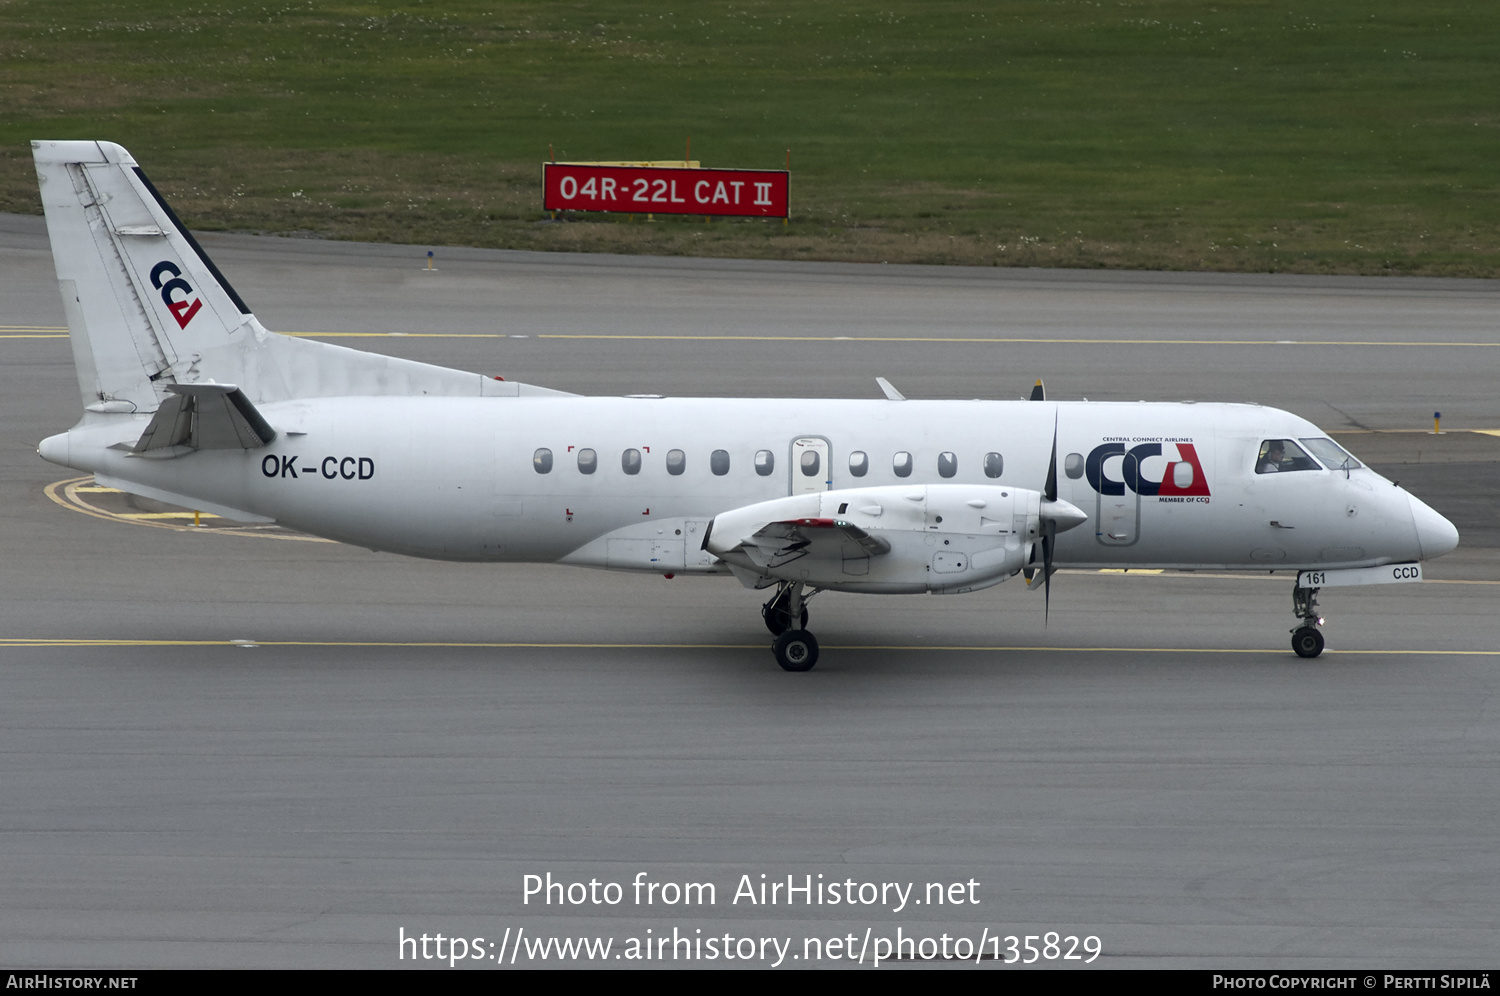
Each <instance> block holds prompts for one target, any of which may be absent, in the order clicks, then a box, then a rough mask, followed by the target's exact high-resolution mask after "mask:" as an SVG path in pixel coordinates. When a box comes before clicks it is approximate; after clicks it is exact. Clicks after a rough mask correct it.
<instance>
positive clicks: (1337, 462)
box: [1302, 438, 1364, 470]
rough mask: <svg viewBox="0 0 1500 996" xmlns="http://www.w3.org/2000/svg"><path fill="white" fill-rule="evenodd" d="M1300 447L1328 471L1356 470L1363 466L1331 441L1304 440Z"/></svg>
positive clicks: (1321, 439) (1319, 439)
mask: <svg viewBox="0 0 1500 996" xmlns="http://www.w3.org/2000/svg"><path fill="white" fill-rule="evenodd" d="M1302 445H1303V446H1305V447H1307V449H1308V450H1309V451H1310V452H1311V453H1312V455H1313V456H1315V457H1317V458H1318V459H1319V460H1321V461H1322V463H1323V466H1325V467H1327V468H1328V469H1329V470H1358V469H1359V468H1361V467H1363V466H1364V464H1362V463H1360V462H1359V461H1358V460H1356V459H1354V456H1353V454H1351V453H1350V452H1349V451H1348V450H1346V449H1344V448H1343V447H1342V446H1340V445H1339V444H1338V443H1335V442H1334V441H1333V440H1331V439H1323V438H1318V439H1304V440H1302Z"/></svg>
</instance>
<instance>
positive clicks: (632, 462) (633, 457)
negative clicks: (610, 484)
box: [620, 449, 641, 476]
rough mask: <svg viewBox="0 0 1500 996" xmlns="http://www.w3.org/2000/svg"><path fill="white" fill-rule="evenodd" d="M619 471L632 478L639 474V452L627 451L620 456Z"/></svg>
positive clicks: (634, 450) (635, 450)
mask: <svg viewBox="0 0 1500 996" xmlns="http://www.w3.org/2000/svg"><path fill="white" fill-rule="evenodd" d="M620 469H621V470H623V471H625V473H627V474H630V475H631V476H634V475H636V474H639V473H640V472H641V451H640V450H637V449H628V450H626V451H625V452H624V453H621V454H620Z"/></svg>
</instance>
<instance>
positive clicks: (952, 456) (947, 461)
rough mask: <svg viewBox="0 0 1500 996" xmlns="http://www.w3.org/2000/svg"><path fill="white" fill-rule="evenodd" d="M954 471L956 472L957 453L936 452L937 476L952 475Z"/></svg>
mask: <svg viewBox="0 0 1500 996" xmlns="http://www.w3.org/2000/svg"><path fill="white" fill-rule="evenodd" d="M956 473H958V454H956V453H939V454H938V476H939V477H952V476H953V475H954V474H956Z"/></svg>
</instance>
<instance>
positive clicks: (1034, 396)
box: [1030, 377, 1047, 401]
mask: <svg viewBox="0 0 1500 996" xmlns="http://www.w3.org/2000/svg"><path fill="white" fill-rule="evenodd" d="M1030 400H1032V401H1046V400H1047V389H1046V388H1045V387H1043V386H1042V378H1040V377H1038V378H1037V379H1036V387H1033V388H1032V389H1031V399H1030Z"/></svg>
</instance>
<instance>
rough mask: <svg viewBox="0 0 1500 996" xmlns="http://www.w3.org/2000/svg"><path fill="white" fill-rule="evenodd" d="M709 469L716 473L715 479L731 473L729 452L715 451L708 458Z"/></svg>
mask: <svg viewBox="0 0 1500 996" xmlns="http://www.w3.org/2000/svg"><path fill="white" fill-rule="evenodd" d="M708 469H709V470H711V471H713V472H714V476H715V477H723V476H724V475H725V474H727V473H729V451H728V450H714V451H713V453H711V454H710V455H709V457H708Z"/></svg>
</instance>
